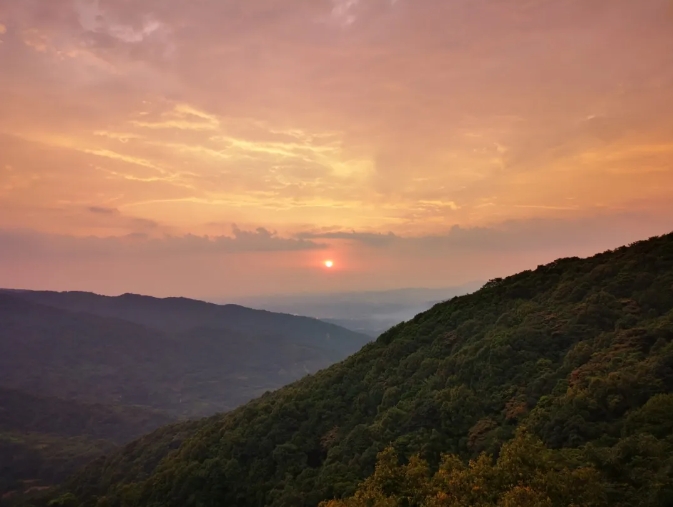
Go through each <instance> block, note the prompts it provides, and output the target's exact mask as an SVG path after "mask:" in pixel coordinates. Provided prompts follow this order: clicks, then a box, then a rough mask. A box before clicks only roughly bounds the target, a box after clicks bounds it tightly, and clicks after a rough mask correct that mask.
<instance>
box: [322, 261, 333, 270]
mask: <svg viewBox="0 0 673 507" xmlns="http://www.w3.org/2000/svg"><path fill="white" fill-rule="evenodd" d="M323 264H324V265H325V267H326V268H331V267H332V266H334V262H333V261H331V260H326V261H325V262H324V263H323Z"/></svg>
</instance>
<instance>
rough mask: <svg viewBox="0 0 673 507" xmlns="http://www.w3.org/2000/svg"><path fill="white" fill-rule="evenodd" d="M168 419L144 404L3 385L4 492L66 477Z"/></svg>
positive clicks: (0, 447) (0, 475)
mask: <svg viewBox="0 0 673 507" xmlns="http://www.w3.org/2000/svg"><path fill="white" fill-rule="evenodd" d="M169 422H171V418H170V417H168V416H166V415H165V414H162V413H160V412H157V411H152V410H149V409H144V408H140V407H124V406H114V407H110V406H105V405H93V404H92V405H89V404H84V403H79V402H73V401H65V400H60V399H56V398H45V397H37V396H31V395H29V394H26V393H23V392H20V391H13V390H8V389H3V388H0V496H2V495H3V494H6V493H7V492H10V491H20V490H26V489H30V488H33V489H39V488H40V487H42V486H44V485H45V484H53V483H55V482H61V481H63V480H65V479H66V478H67V477H68V475H70V474H72V473H73V472H74V471H75V470H77V469H78V468H81V467H83V466H84V465H85V464H87V463H88V462H90V461H91V460H93V459H94V458H97V457H98V456H100V455H102V454H106V453H111V452H112V451H113V450H114V449H115V448H116V447H117V446H118V445H120V444H125V443H127V442H129V441H130V440H132V439H134V438H138V437H139V436H141V435H143V434H144V433H147V432H148V431H151V430H154V429H156V428H158V427H159V426H161V425H164V424H168V423H169Z"/></svg>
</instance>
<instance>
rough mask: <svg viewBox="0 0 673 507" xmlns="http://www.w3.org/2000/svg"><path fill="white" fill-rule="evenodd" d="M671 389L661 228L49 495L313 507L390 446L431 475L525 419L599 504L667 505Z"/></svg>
mask: <svg viewBox="0 0 673 507" xmlns="http://www.w3.org/2000/svg"><path fill="white" fill-rule="evenodd" d="M672 392H673V235H667V236H663V237H660V238H653V239H651V240H648V241H644V242H639V243H637V244H634V245H631V246H629V247H624V248H620V249H618V250H615V251H610V252H606V253H603V254H600V255H596V256H594V257H591V258H589V259H577V258H572V259H562V260H558V261H556V262H553V263H551V264H549V265H546V266H540V267H538V268H537V269H536V270H534V271H526V272H523V273H520V274H518V275H515V276H512V277H509V278H506V279H504V280H493V281H491V282H489V283H488V284H486V286H485V287H484V288H483V289H481V290H480V291H478V292H476V293H474V294H471V295H467V296H463V297H458V298H454V299H453V300H451V301H448V302H446V303H441V304H438V305H436V306H435V307H433V308H432V309H431V310H429V311H427V312H425V313H423V314H420V315H418V316H416V317H415V318H414V319H413V320H411V321H409V322H407V323H404V324H401V325H398V326H396V327H394V328H392V329H390V330H389V331H388V332H386V333H384V334H383V335H382V336H380V337H379V338H378V340H377V341H376V342H375V343H372V344H369V345H367V346H365V347H364V348H363V349H362V350H361V351H360V352H358V353H357V354H355V355H353V356H351V357H349V358H348V359H346V360H345V361H343V362H342V363H340V364H337V365H334V366H332V367H330V368H328V369H326V370H323V371H320V372H318V373H317V374H315V375H313V376H311V377H307V378H304V379H302V380H300V381H298V382H296V383H294V384H292V385H290V386H288V387H285V388H283V389H281V390H279V391H276V392H274V393H269V394H266V395H264V396H262V397H261V398H259V399H256V400H254V401H252V402H250V403H248V404H246V405H245V406H243V407H240V408H238V409H236V410H235V411H233V412H231V413H229V414H224V415H221V416H214V417H212V418H209V419H206V420H203V421H199V422H197V423H192V424H191V426H189V427H186V426H180V425H177V426H174V427H173V428H171V429H163V430H160V431H159V432H157V433H154V434H151V435H148V436H146V437H144V438H143V439H142V440H141V441H138V442H136V443H134V444H132V445H131V446H129V447H127V448H126V449H124V450H123V451H122V452H121V453H119V454H117V455H115V456H114V457H112V458H110V459H108V460H99V461H98V462H97V463H94V464H92V465H91V466H89V467H87V468H86V469H84V470H83V471H82V472H81V473H79V474H78V475H77V476H76V477H75V478H73V480H72V481H71V482H70V484H69V486H68V491H69V493H68V494H69V495H74V496H66V497H63V498H64V499H65V500H67V501H68V502H70V503H71V504H72V505H86V506H89V505H91V506H93V505H108V506H121V505H125V506H136V505H137V506H140V505H142V506H157V507H158V506H162V507H167V506H176V507H177V506H181V507H183V506H209V505H213V506H214V505H236V506H260V507H261V506H287V507H289V506H293V507H295V506H315V505H317V504H318V503H319V502H320V501H322V500H325V499H329V498H334V497H341V496H343V495H350V494H352V493H353V492H354V491H355V488H356V486H357V484H358V483H359V482H360V481H361V480H362V479H364V478H365V477H367V476H369V475H370V474H371V473H372V472H373V471H374V463H375V460H376V455H377V453H378V452H379V451H381V450H382V449H384V448H385V447H386V446H388V445H389V444H392V445H393V446H394V448H395V449H396V450H397V451H398V452H399V453H400V454H401V455H402V456H406V457H409V456H410V455H411V454H414V453H420V454H421V456H422V457H424V458H425V459H427V460H428V462H429V463H430V465H431V466H432V467H436V466H437V463H438V460H439V456H440V454H441V453H446V452H450V453H456V454H459V455H460V456H462V457H464V458H466V457H470V456H475V455H476V454H478V453H479V452H481V451H488V452H495V453H497V452H498V450H499V449H500V446H501V444H502V443H503V442H505V441H507V440H509V439H510V438H512V436H513V435H514V433H515V431H516V429H517V428H518V427H521V426H526V427H528V428H529V430H530V431H532V432H534V433H535V434H537V435H538V436H539V437H541V438H542V439H543V441H544V443H545V444H546V445H547V446H549V447H551V448H558V447H566V448H574V449H576V450H577V451H576V453H575V454H573V456H574V457H573V459H574V460H576V461H578V462H584V463H590V464H592V465H594V466H595V467H596V468H597V469H598V470H599V471H600V473H601V474H602V480H603V481H604V484H605V491H604V493H605V495H606V497H607V498H608V500H609V503H610V505H642V506H645V505H647V506H654V505H666V504H667V503H668V504H670V503H671V502H673V458H672V456H673V427H672V423H671V421H672V420H673V418H672V417H671V414H672V413H673V394H672ZM171 435H180V438H179V441H180V442H181V445H180V446H179V447H178V448H177V449H175V448H173V447H172V446H168V445H166V442H168V441H170V439H171ZM160 458H162V459H160ZM65 500H64V501H65Z"/></svg>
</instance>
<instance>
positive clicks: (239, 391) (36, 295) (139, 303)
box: [0, 290, 370, 493]
mask: <svg viewBox="0 0 673 507" xmlns="http://www.w3.org/2000/svg"><path fill="white" fill-rule="evenodd" d="M368 341H370V338H369V337H368V336H365V335H362V334H358V333H355V332H352V331H349V330H346V329H344V328H341V327H339V326H336V325H333V324H329V323H325V322H321V321H319V320H316V319H312V318H305V317H297V316H293V315H282V314H278V313H272V312H267V311H260V310H252V309H249V308H244V307H241V306H237V305H215V304H211V303H205V302H201V301H195V300H190V299H183V298H168V299H157V298H152V297H146V296H138V295H132V294H126V295H123V296H119V297H105V296H99V295H96V294H91V293H83V292H62V293H57V292H33V291H17V290H2V291H0V467H5V469H6V470H7V469H12V470H14V471H15V472H16V471H20V470H23V471H24V472H25V473H24V474H23V475H22V474H21V473H18V472H17V473H13V474H12V477H14V479H17V478H18V477H19V476H20V477H21V478H22V479H26V478H33V479H39V480H42V481H44V480H49V479H56V478H62V477H63V476H64V474H65V473H66V472H72V470H73V469H74V467H76V466H79V465H81V464H82V463H83V462H85V461H86V460H88V459H89V458H91V457H93V456H97V455H99V454H100V453H101V452H103V451H109V450H110V449H112V448H114V446H115V445H117V444H120V443H124V442H127V441H129V440H131V439H132V438H135V437H138V436H140V435H141V434H143V433H145V432H148V431H150V430H152V429H155V428H157V427H159V426H160V425H163V424H166V423H168V422H171V421H174V420H177V419H185V418H194V417H200V416H207V415H211V414H214V413H216V412H222V411H227V410H231V409H232V408H235V407H236V406H238V405H240V404H242V403H244V402H246V401H248V400H250V399H252V398H254V397H256V396H260V395H261V394H263V393H264V392H266V391H270V390H274V389H277V388H279V387H281V386H283V385H285V384H288V383H290V382H292V381H294V380H297V379H299V378H301V377H303V376H305V375H307V374H309V373H314V372H316V371H318V370H319V369H322V368H325V367H327V366H329V365H331V364H333V363H335V362H337V361H339V360H341V359H343V358H345V357H347V356H348V355H350V354H352V353H353V352H355V351H357V350H358V349H360V348H361V347H362V346H363V345H365V344H366V343H367V342H368ZM17 460H19V461H21V464H20V463H19V461H17ZM31 474H34V475H31ZM2 475H3V476H8V474H5V473H3V474H2ZM14 479H13V480H14ZM17 480H18V479H17ZM37 484H40V481H38V482H37ZM1 491H2V490H1V489H0V493H1Z"/></svg>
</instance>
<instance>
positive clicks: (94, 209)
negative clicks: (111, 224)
mask: <svg viewBox="0 0 673 507" xmlns="http://www.w3.org/2000/svg"><path fill="white" fill-rule="evenodd" d="M87 209H88V210H89V211H90V212H91V213H96V214H99V215H117V214H118V213H119V210H118V209H117V208H106V207H105V206H89V207H88V208H87Z"/></svg>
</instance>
